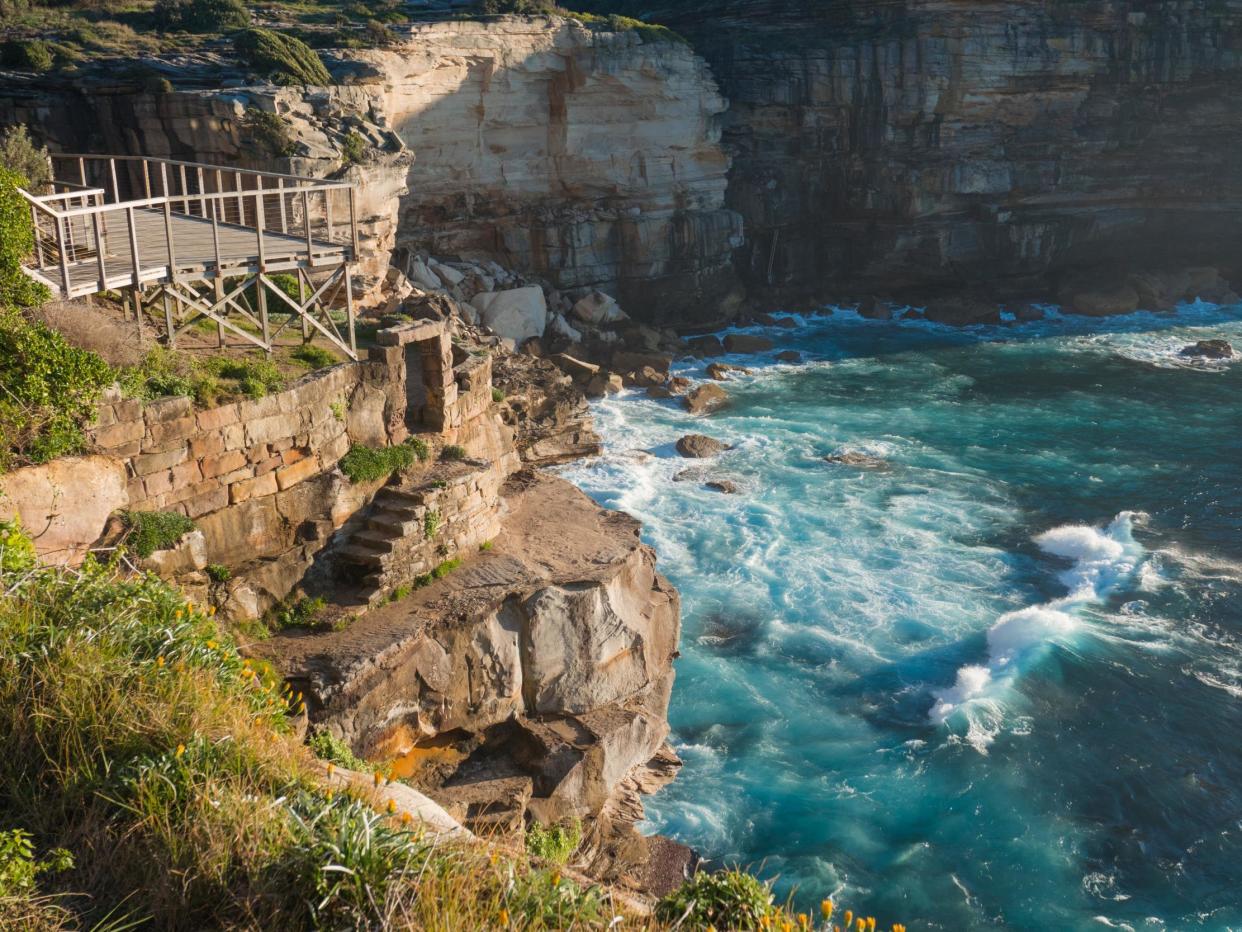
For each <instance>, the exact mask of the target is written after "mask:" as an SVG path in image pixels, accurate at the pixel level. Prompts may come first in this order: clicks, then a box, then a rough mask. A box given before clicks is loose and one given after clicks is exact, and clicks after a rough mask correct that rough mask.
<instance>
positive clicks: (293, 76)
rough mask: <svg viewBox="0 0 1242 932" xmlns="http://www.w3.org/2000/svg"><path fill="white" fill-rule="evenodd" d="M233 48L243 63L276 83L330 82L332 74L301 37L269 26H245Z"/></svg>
mask: <svg viewBox="0 0 1242 932" xmlns="http://www.w3.org/2000/svg"><path fill="white" fill-rule="evenodd" d="M233 48H234V50H235V51H236V52H237V54H238V56H239V57H240V58H241V60H242V61H243V62H245V63H246V64H247V65H248V66H249V67H250V68H252V69H254V70H255V71H256V72H258V73H259V74H261V75H263V76H264V77H267V78H270V79H271V80H272V81H273V82H274V83H276V84H286V85H293V84H311V85H316V86H321V87H322V86H324V85H328V84H331V83H332V76H331V75H329V74H328V69H327V68H325V67H324V66H323V62H322V61H320V60H319V56H318V55H316V54H315V52H314V50H313V49H311V47H310V46H308V45H307V44H306V43H305V42H303V41H302V40H301V39H297V38H295V37H293V36H289V35H284V34H282V33H279V32H274V31H273V30H271V29H259V28H253V29H247V30H245V31H243V32H240V33H238V34H237V37H236V38H235V39H234V40H233Z"/></svg>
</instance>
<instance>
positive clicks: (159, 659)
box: [155, 654, 164, 667]
mask: <svg viewBox="0 0 1242 932" xmlns="http://www.w3.org/2000/svg"><path fill="white" fill-rule="evenodd" d="M155 665H156V666H157V667H162V666H164V655H163V654H160V655H159V656H158V657H156V658H155Z"/></svg>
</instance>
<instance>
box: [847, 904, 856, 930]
mask: <svg viewBox="0 0 1242 932" xmlns="http://www.w3.org/2000/svg"><path fill="white" fill-rule="evenodd" d="M853 924H854V910H852V909H847V910H846V911H845V927H846V928H847V929H848V928H849V927H850V926H852V925H853Z"/></svg>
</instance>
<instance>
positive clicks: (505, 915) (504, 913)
mask: <svg viewBox="0 0 1242 932" xmlns="http://www.w3.org/2000/svg"><path fill="white" fill-rule="evenodd" d="M500 924H501V925H502V926H507V925H508V924H509V910H507V909H505V908H504V907H501V909H500Z"/></svg>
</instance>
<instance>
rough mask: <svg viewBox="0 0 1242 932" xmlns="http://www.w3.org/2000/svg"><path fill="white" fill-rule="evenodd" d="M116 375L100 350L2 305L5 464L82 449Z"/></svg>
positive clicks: (1, 457)
mask: <svg viewBox="0 0 1242 932" xmlns="http://www.w3.org/2000/svg"><path fill="white" fill-rule="evenodd" d="M0 249H3V247H0ZM18 274H20V273H18ZM112 381H113V372H112V369H111V368H110V367H109V366H108V364H107V363H105V362H104V361H103V360H102V359H100V358H99V356H97V355H96V354H95V353H91V352H87V351H85V350H81V349H78V348H77V347H74V346H71V345H70V344H69V343H68V342H67V341H66V340H65V339H64V337H62V336H61V335H60V334H58V333H57V332H56V331H54V330H51V329H50V328H48V327H46V326H44V325H43V324H41V323H37V322H33V321H31V320H29V319H27V318H26V316H25V315H24V314H23V313H22V312H21V311H18V310H15V309H13V308H5V307H0V470H3V469H4V468H8V467H9V466H11V465H14V464H20V463H23V462H25V463H45V462H47V461H48V460H51V459H54V458H55V457H57V456H64V455H67V454H71V453H79V452H81V451H82V450H83V449H84V447H85V444H86V436H85V434H84V433H83V430H82V429H83V427H84V426H85V425H86V424H87V423H89V422H90V420H91V419H92V418H93V417H94V416H95V405H96V402H97V400H98V398H99V395H100V393H101V392H102V391H103V390H104V388H106V387H107V386H108V385H110V384H111V383H112Z"/></svg>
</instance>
